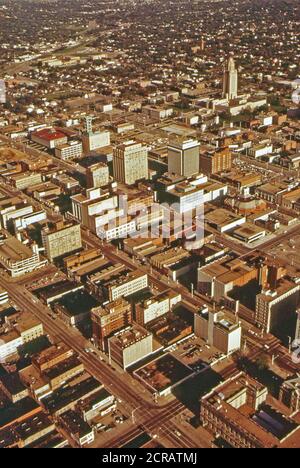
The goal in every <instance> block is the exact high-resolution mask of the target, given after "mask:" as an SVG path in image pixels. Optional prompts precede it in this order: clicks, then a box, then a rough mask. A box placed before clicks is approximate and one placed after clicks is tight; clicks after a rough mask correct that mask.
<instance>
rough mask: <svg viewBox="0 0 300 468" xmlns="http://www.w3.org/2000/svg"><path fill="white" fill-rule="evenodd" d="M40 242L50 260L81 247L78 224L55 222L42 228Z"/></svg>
mask: <svg viewBox="0 0 300 468" xmlns="http://www.w3.org/2000/svg"><path fill="white" fill-rule="evenodd" d="M42 242H43V246H44V249H45V254H46V256H47V257H48V259H49V260H50V261H51V262H52V261H53V260H55V259H56V258H58V257H62V256H63V255H65V254H68V253H71V252H75V251H76V250H79V249H81V247H82V241H81V229H80V224H75V223H64V222H63V221H59V222H57V223H56V224H55V225H53V226H51V227H46V228H44V229H43V230H42Z"/></svg>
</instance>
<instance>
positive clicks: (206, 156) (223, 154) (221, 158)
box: [200, 147, 232, 175]
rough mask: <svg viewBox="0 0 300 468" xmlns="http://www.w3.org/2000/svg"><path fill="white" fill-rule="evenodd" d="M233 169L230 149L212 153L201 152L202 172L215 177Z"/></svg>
mask: <svg viewBox="0 0 300 468" xmlns="http://www.w3.org/2000/svg"><path fill="white" fill-rule="evenodd" d="M231 168H232V153H231V151H230V149H229V148H228V147H226V148H218V149H216V150H212V151H207V150H206V151H205V152H203V153H201V152H200V171H201V172H203V174H207V175H213V174H218V173H219V172H226V171H230V170H231Z"/></svg>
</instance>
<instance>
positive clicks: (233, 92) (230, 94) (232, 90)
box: [223, 57, 238, 99]
mask: <svg viewBox="0 0 300 468" xmlns="http://www.w3.org/2000/svg"><path fill="white" fill-rule="evenodd" d="M237 95H238V71H237V69H236V67H235V61H234V58H233V57H229V59H228V60H227V62H226V64H225V68H224V82H223V97H224V98H227V99H235V98H236V97H237Z"/></svg>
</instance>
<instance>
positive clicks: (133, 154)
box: [113, 141, 149, 185]
mask: <svg viewBox="0 0 300 468" xmlns="http://www.w3.org/2000/svg"><path fill="white" fill-rule="evenodd" d="M113 168H114V179H115V180H116V181H118V182H122V183H123V184H127V185H133V184H135V183H136V182H137V181H139V180H142V179H148V177H149V172H148V148H147V147H145V146H143V145H142V144H141V143H135V142H134V141H128V142H126V143H124V144H122V145H119V146H117V147H116V148H115V149H114V156H113Z"/></svg>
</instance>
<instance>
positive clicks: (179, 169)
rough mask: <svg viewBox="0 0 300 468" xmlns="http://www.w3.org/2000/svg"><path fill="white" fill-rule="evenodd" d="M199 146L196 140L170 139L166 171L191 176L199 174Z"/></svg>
mask: <svg viewBox="0 0 300 468" xmlns="http://www.w3.org/2000/svg"><path fill="white" fill-rule="evenodd" d="M199 147H200V143H199V142H198V141H197V140H185V139H182V140H178V141H172V142H171V143H169V145H168V172H170V173H171V174H177V175H179V176H184V177H191V176H194V175H197V174H199Z"/></svg>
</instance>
